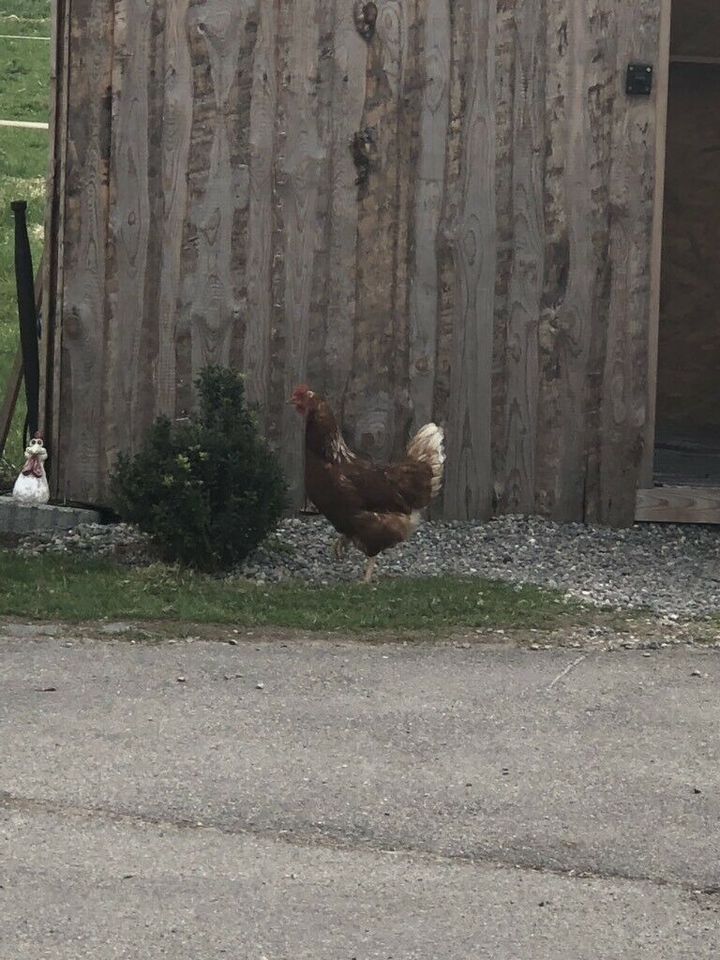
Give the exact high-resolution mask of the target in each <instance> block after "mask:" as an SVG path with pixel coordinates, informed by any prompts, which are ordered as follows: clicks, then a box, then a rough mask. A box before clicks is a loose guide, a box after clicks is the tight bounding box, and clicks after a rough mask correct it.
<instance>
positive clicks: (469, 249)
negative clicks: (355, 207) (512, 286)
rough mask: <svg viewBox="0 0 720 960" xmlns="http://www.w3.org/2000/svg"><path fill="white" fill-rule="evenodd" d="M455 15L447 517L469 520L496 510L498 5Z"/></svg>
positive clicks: (460, 8)
mask: <svg viewBox="0 0 720 960" xmlns="http://www.w3.org/2000/svg"><path fill="white" fill-rule="evenodd" d="M456 9H457V14H456V15H457V21H456V26H457V28H458V29H457V32H456V42H459V43H463V44H467V46H466V47H465V63H464V71H465V73H464V80H463V88H464V98H465V102H464V107H465V110H464V116H463V117H462V121H461V122H462V125H463V127H462V129H463V132H462V154H461V161H460V163H461V167H460V172H459V196H458V198H457V203H456V205H455V206H454V209H453V223H452V226H451V239H450V247H451V255H452V259H453V265H454V271H455V277H454V282H455V286H456V291H455V315H454V328H453V337H452V347H451V356H450V392H449V397H448V424H447V425H448V434H447V455H448V459H447V465H446V467H447V470H446V482H445V497H444V512H445V515H446V516H448V517H455V518H458V519H464V518H468V517H482V516H487V515H488V514H489V512H490V509H491V504H492V464H491V399H492V390H491V376H492V343H493V314H494V288H495V268H496V241H495V231H496V221H495V193H494V184H495V106H494V99H495V35H496V10H495V3H494V0H481V2H472V3H470V4H468V5H465V4H462V5H461V4H457V5H456Z"/></svg>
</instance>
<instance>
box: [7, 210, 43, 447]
mask: <svg viewBox="0 0 720 960" xmlns="http://www.w3.org/2000/svg"><path fill="white" fill-rule="evenodd" d="M10 207H11V209H12V212H13V214H14V216H15V282H16V285H17V302H18V320H19V322H20V345H21V347H22V355H23V369H24V374H25V378H24V379H25V398H26V400H27V419H26V421H25V438H24V440H25V443H26V444H27V441H28V437H31V436H33V435H34V434H35V433H36V431H37V430H38V427H39V422H38V421H39V416H40V351H39V348H38V317H37V310H36V305H35V280H34V277H35V274H34V273H33V265H32V254H31V252H30V240H29V237H28V229H27V215H26V211H27V203H26V201H25V200H14V201H13V202H12V203H11V204H10Z"/></svg>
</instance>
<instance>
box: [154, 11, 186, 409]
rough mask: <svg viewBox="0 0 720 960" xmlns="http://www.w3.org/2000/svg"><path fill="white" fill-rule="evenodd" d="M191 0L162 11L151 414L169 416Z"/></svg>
mask: <svg viewBox="0 0 720 960" xmlns="http://www.w3.org/2000/svg"><path fill="white" fill-rule="evenodd" d="M188 12H189V0H177V3H175V4H169V5H168V7H167V10H166V19H165V30H164V61H165V63H164V70H163V76H162V94H163V107H162V142H161V144H160V164H161V178H162V179H161V183H162V199H163V216H162V224H156V226H155V229H156V230H157V231H158V232H160V231H161V235H162V245H161V252H160V280H159V282H160V294H159V296H160V299H159V306H158V317H157V323H158V355H157V365H156V372H155V379H156V383H157V389H156V396H155V410H154V413H155V415H156V416H157V415H159V414H165V415H166V416H172V415H173V414H175V412H176V409H177V407H178V404H177V401H176V382H177V330H178V310H179V308H180V302H181V301H180V290H181V283H182V243H183V226H184V223H185V217H186V214H187V204H188V184H187V176H186V174H187V168H188V162H189V156H190V137H191V133H192V63H191V59H190V49H189V45H188V36H187V17H188Z"/></svg>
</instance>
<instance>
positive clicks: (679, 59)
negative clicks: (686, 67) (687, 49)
mask: <svg viewBox="0 0 720 960" xmlns="http://www.w3.org/2000/svg"><path fill="white" fill-rule="evenodd" d="M670 63H689V64H699V65H700V66H705V67H720V57H684V56H674V57H670Z"/></svg>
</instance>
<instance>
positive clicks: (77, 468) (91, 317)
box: [56, 0, 115, 503]
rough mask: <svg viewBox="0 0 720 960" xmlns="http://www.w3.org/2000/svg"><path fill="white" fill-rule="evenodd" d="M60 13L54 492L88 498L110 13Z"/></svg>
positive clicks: (104, 214) (96, 413)
mask: <svg viewBox="0 0 720 960" xmlns="http://www.w3.org/2000/svg"><path fill="white" fill-rule="evenodd" d="M68 16H69V61H70V73H69V81H68V82H69V84H70V100H69V103H70V107H69V109H68V142H67V157H66V160H65V162H66V165H67V168H66V173H65V184H64V189H65V195H64V199H65V223H64V230H63V243H62V248H61V256H62V260H63V274H62V275H63V291H62V320H61V343H60V344H57V343H56V350H58V349H59V350H60V351H61V354H60V365H61V373H60V390H59V396H58V397H57V401H58V407H59V409H58V412H57V417H58V439H57V447H56V455H57V465H56V469H57V471H58V473H57V476H58V479H57V483H58V490H59V493H60V495H61V496H65V497H66V498H68V499H70V500H74V501H77V502H90V503H91V502H94V501H97V500H98V499H99V498H100V497H101V496H102V493H103V492H104V488H105V478H103V477H102V476H101V471H100V449H101V444H102V443H103V434H104V432H105V423H104V421H103V376H102V370H103V362H104V356H105V352H106V338H105V327H106V324H105V319H106V284H105V276H106V270H105V264H106V235H107V226H108V183H109V165H110V132H111V124H112V115H111V89H112V34H113V26H114V22H115V20H114V14H113V4H112V2H111V0H75V2H73V4H72V6H71V8H70V10H69V11H68ZM74 104H77V108H74V106H73V105H74Z"/></svg>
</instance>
